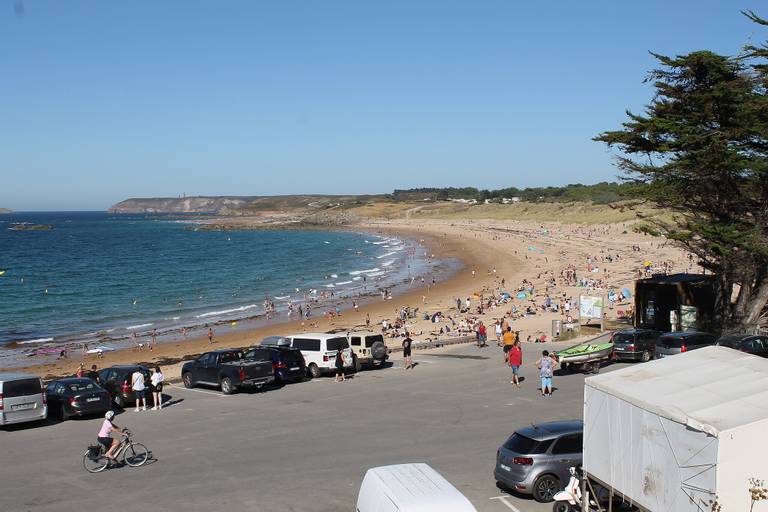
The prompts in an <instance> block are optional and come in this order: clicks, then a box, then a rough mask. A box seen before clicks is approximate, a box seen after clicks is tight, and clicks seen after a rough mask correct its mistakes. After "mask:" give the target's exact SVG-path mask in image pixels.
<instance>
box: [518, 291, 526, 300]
mask: <svg viewBox="0 0 768 512" xmlns="http://www.w3.org/2000/svg"><path fill="white" fill-rule="evenodd" d="M517 298H518V299H527V298H528V294H527V293H525V292H520V293H518V294H517Z"/></svg>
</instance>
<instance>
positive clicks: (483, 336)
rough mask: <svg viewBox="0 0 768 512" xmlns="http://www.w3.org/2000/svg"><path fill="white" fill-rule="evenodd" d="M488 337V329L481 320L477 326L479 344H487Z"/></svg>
mask: <svg viewBox="0 0 768 512" xmlns="http://www.w3.org/2000/svg"><path fill="white" fill-rule="evenodd" d="M487 339H488V331H487V330H486V329H485V324H484V323H483V322H480V325H478V326H477V346H478V348H482V347H484V346H485V340H487Z"/></svg>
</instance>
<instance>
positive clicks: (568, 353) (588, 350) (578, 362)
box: [555, 341, 613, 373]
mask: <svg viewBox="0 0 768 512" xmlns="http://www.w3.org/2000/svg"><path fill="white" fill-rule="evenodd" d="M555 354H556V356H557V359H558V361H559V362H560V366H561V368H563V369H564V370H566V371H567V370H569V369H573V370H582V369H591V370H592V371H593V372H595V373H597V372H598V371H599V370H600V363H601V362H602V361H606V360H608V359H610V357H611V355H612V354H613V343H595V342H594V341H587V342H585V343H580V344H578V345H574V346H572V347H568V348H567V349H565V350H561V351H559V352H556V353H555Z"/></svg>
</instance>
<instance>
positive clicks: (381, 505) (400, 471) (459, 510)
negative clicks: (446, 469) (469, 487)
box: [357, 463, 477, 512]
mask: <svg viewBox="0 0 768 512" xmlns="http://www.w3.org/2000/svg"><path fill="white" fill-rule="evenodd" d="M357 512H477V509H475V507H474V506H472V504H471V503H470V502H469V500H468V499H467V498H466V496H464V495H463V494H461V493H460V492H459V490H458V489H456V488H455V487H454V486H453V485H451V483H450V482H449V481H448V480H446V479H445V478H443V477H442V475H440V473H438V472H437V471H435V470H434V469H432V468H431V467H430V466H428V465H426V464H424V463H416V464H397V465H394V466H381V467H378V468H371V469H369V470H368V471H367V472H366V473H365V477H364V478H363V483H362V484H361V485H360V494H358V496H357Z"/></svg>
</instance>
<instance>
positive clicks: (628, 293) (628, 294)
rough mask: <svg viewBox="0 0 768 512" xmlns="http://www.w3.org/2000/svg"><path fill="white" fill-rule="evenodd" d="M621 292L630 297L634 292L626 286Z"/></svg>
mask: <svg viewBox="0 0 768 512" xmlns="http://www.w3.org/2000/svg"><path fill="white" fill-rule="evenodd" d="M621 294H622V295H624V296H625V297H627V298H629V297H631V296H632V292H630V291H629V288H624V289H622V290H621Z"/></svg>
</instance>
